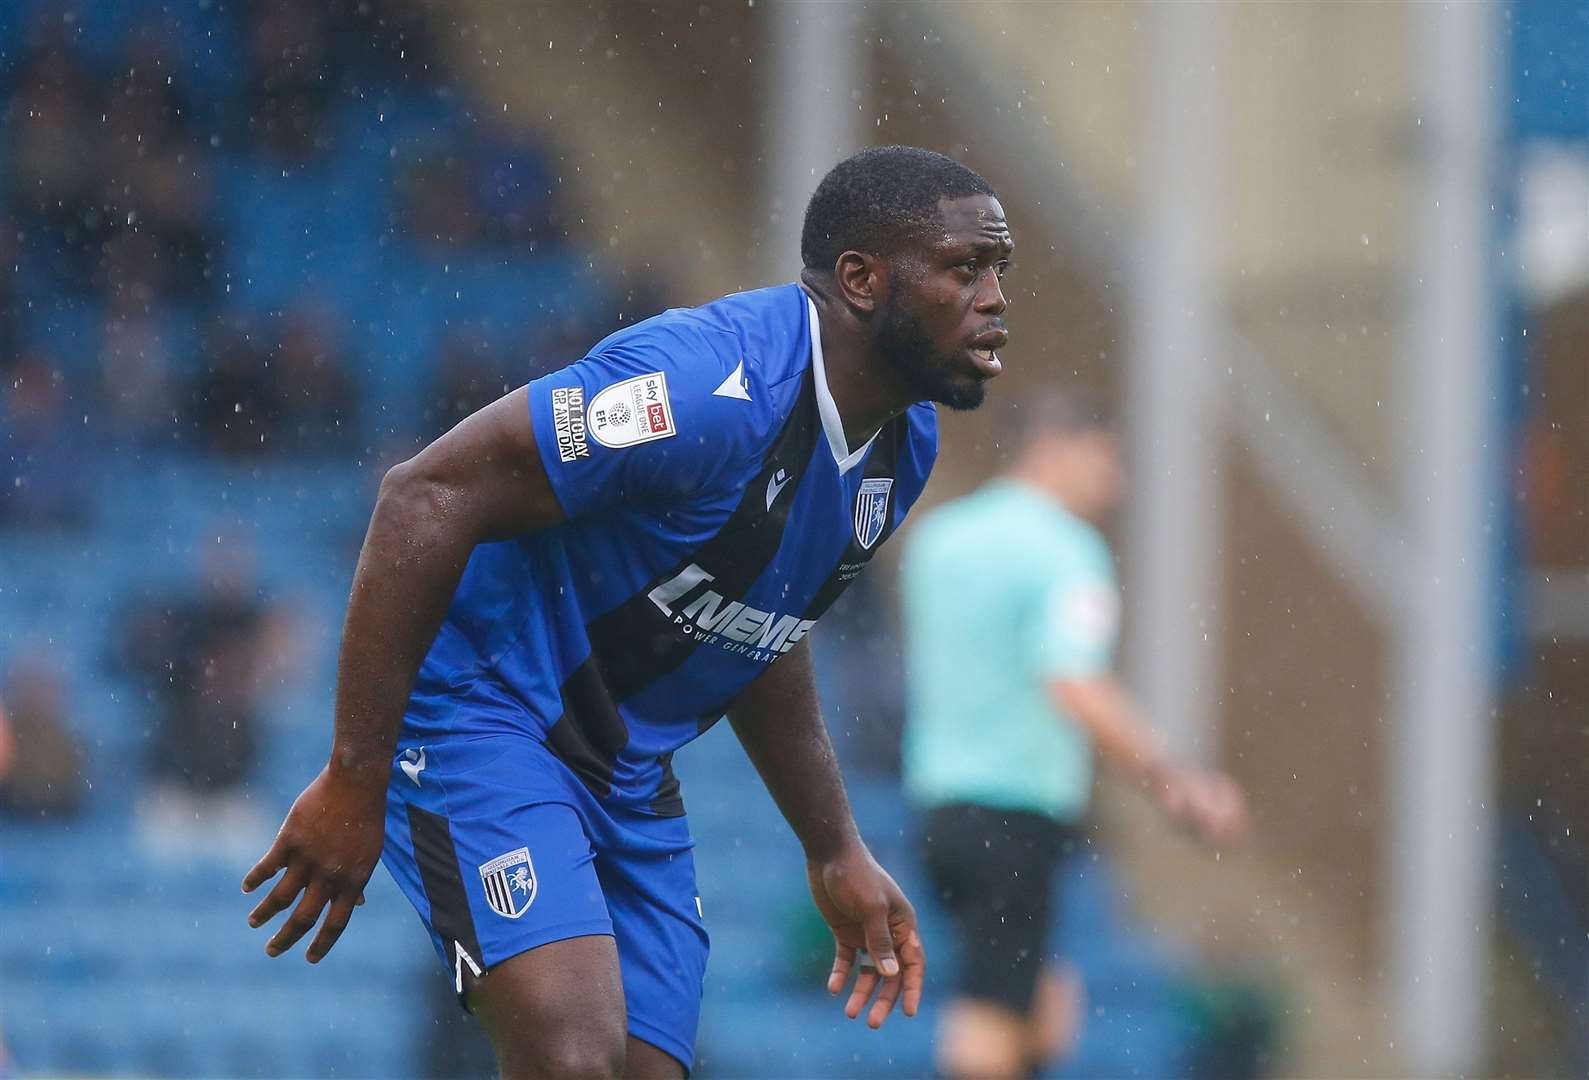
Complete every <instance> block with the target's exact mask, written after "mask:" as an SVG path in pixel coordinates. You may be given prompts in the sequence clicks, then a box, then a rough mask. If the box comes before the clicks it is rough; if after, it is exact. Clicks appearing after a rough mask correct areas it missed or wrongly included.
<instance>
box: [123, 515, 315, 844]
mask: <svg viewBox="0 0 1589 1080" xmlns="http://www.w3.org/2000/svg"><path fill="white" fill-rule="evenodd" d="M293 636H294V631H293V628H292V620H291V619H290V618H289V617H288V616H287V615H286V613H284V612H282V611H280V610H278V609H276V608H275V607H273V606H272V605H270V604H267V603H266V602H265V601H263V600H262V599H261V598H260V596H259V592H258V588H257V586H256V584H255V574H254V557H253V552H252V551H251V550H250V549H249V548H248V546H247V545H245V544H242V543H240V542H237V541H235V540H232V541H225V542H222V543H217V544H213V545H206V555H205V557H204V566H203V573H202V580H201V583H200V587H199V589H198V591H197V593H196V594H189V593H187V592H185V591H183V592H177V593H168V594H163V595H155V596H151V597H146V598H145V599H143V600H142V601H141V602H140V603H138V604H136V605H134V607H133V608H132V609H131V610H130V611H129V612H127V613H126V615H125V616H124V618H123V621H122V623H121V627H120V631H119V641H118V644H117V659H118V661H119V664H120V666H121V667H122V669H123V670H124V671H125V672H126V673H127V674H129V675H130V676H132V677H133V678H135V679H137V680H139V681H140V682H141V683H142V684H143V686H144V689H145V694H146V697H147V699H148V700H149V702H150V703H151V704H152V706H153V716H152V719H153V738H152V739H151V742H150V745H149V763H148V771H149V780H150V789H149V792H148V795H147V797H146V798H145V799H144V800H143V803H142V805H141V807H140V811H141V815H142V818H143V825H144V828H145V836H146V839H147V841H148V842H149V845H150V847H151V848H152V849H153V850H155V851H156V852H157V853H158V852H161V851H173V852H177V853H186V851H187V850H188V849H190V848H195V847H202V848H204V849H205V850H208V851H211V852H217V853H223V854H229V853H238V854H240V855H241V854H246V852H247V851H248V849H249V848H250V846H251V845H252V844H253V843H254V842H255V840H256V838H257V834H258V833H259V831H260V830H261V829H267V828H268V822H266V821H265V820H264V819H263V818H261V817H260V816H259V815H258V814H256V813H255V811H254V809H253V807H252V805H251V804H250V803H249V801H248V798H247V794H246V788H245V785H246V783H247V782H248V781H249V779H250V778H251V777H252V776H253V774H254V772H255V769H256V767H257V765H258V763H259V742H260V725H261V719H262V717H261V714H262V709H263V702H264V691H265V685H266V676H267V675H268V674H269V673H270V672H271V671H272V670H273V669H276V670H279V669H280V668H282V667H284V666H290V665H291V664H292V662H293V661H292V657H293V655H294V652H295V650H294V648H293Z"/></svg>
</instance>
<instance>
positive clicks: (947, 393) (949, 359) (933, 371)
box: [877, 288, 987, 411]
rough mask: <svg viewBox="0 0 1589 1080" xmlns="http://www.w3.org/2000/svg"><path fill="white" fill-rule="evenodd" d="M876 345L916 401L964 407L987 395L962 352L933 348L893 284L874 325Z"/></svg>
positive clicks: (959, 408) (972, 406)
mask: <svg viewBox="0 0 1589 1080" xmlns="http://www.w3.org/2000/svg"><path fill="white" fill-rule="evenodd" d="M877 348H878V351H879V352H880V353H881V354H882V356H883V359H884V361H885V362H887V364H888V365H889V367H891V368H893V369H894V370H895V371H896V372H897V373H898V374H899V376H900V377H901V378H902V379H904V381H905V384H906V385H907V386H909V387H910V388H911V390H912V391H913V392H914V393H915V395H916V399H917V400H918V401H936V402H937V403H938V404H940V405H947V406H949V408H951V409H958V410H962V411H964V410H969V409H975V408H976V407H977V406H978V405H981V404H982V399H983V398H984V397H986V396H987V389H986V388H985V387H984V386H983V385H982V380H981V379H979V378H977V377H976V376H975V375H973V374H971V373H970V371H968V370H967V368H968V366H969V365H968V363H967V361H966V358H965V355H964V353H963V352H953V353H943V352H938V351H936V350H935V348H934V346H933V341H932V338H931V337H930V336H929V335H928V334H927V331H926V329H925V328H924V327H923V326H922V324H921V318H920V317H919V316H918V315H916V314H915V313H914V312H911V311H909V310H907V309H906V306H905V305H904V304H901V303H899V301H898V298H897V297H896V296H895V294H894V289H893V288H890V289H889V297H888V310H887V311H886V312H885V313H884V314H883V320H882V323H881V324H880V325H879V326H878V328H877Z"/></svg>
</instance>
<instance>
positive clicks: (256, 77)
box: [243, 0, 336, 165]
mask: <svg viewBox="0 0 1589 1080" xmlns="http://www.w3.org/2000/svg"><path fill="white" fill-rule="evenodd" d="M247 12H248V14H247V18H248V28H247V37H248V76H247V80H246V85H245V89H244V91H243V109H244V115H245V117H246V124H247V129H248V134H249V142H250V143H251V144H252V145H253V147H254V148H255V149H256V150H258V151H259V152H260V153H262V154H264V155H265V156H266V157H268V158H271V159H272V160H274V161H276V162H278V163H280V164H283V165H296V164H303V163H306V162H308V161H311V160H313V159H315V158H318V157H319V156H321V154H322V153H324V151H325V150H326V149H327V148H328V147H329V146H330V121H331V105H332V94H333V91H334V89H335V82H336V80H335V78H334V71H333V68H332V64H331V60H332V57H331V41H330V39H329V35H328V33H327V30H328V26H327V24H328V21H329V19H330V16H329V15H328V14H327V13H326V11H325V8H324V6H322V5H320V4H317V3H313V2H312V0H257V2H255V3H253V4H251V5H248V7H247Z"/></svg>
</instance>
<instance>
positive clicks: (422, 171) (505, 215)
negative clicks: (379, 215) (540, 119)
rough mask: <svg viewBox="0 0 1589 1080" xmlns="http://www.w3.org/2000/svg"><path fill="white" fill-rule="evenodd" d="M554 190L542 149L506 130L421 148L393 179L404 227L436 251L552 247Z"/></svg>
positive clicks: (555, 238)
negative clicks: (395, 183)
mask: <svg viewBox="0 0 1589 1080" xmlns="http://www.w3.org/2000/svg"><path fill="white" fill-rule="evenodd" d="M555 188H556V183H555V180H554V179H553V176H552V172H551V170H550V169H549V168H548V167H547V164H546V161H545V158H544V156H543V155H542V153H541V150H540V148H539V147H538V146H536V145H534V144H532V143H530V142H528V141H526V140H524V139H523V138H522V137H520V136H509V135H505V134H504V135H493V136H488V137H486V138H484V139H481V140H479V141H476V142H474V143H468V142H458V141H455V140H449V141H441V140H438V141H435V142H432V143H430V144H428V145H423V146H421V147H419V149H418V151H417V152H416V154H415V155H414V156H413V157H412V158H410V159H409V160H408V161H407V162H405V163H404V165H403V167H402V169H401V171H400V172H399V174H398V178H397V192H398V204H399V206H400V207H401V213H402V217H403V221H404V228H405V229H406V231H407V232H408V235H409V236H410V237H411V238H412V239H413V241H414V242H415V243H416V244H418V245H419V246H420V247H421V248H422V249H424V250H426V251H429V252H431V253H433V254H437V255H442V254H446V253H447V252H449V251H456V250H459V249H466V248H474V249H478V250H484V251H501V252H504V253H512V254H514V255H523V254H527V253H530V252H535V251H545V250H548V249H551V248H553V247H555V246H556V245H557V244H558V242H559V241H560V239H561V236H562V229H561V226H560V224H559V221H558V215H557V209H556V200H555V197H554V191H555Z"/></svg>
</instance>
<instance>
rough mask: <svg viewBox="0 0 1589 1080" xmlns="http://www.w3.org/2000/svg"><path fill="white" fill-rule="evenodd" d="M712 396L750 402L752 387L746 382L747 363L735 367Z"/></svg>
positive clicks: (742, 362) (740, 363) (743, 362)
mask: <svg viewBox="0 0 1589 1080" xmlns="http://www.w3.org/2000/svg"><path fill="white" fill-rule="evenodd" d="M712 396H713V397H727V398H738V399H739V400H740V401H749V400H750V385H749V383H748V382H746V380H745V361H743V360H741V361H740V362H739V364H738V365H737V366H735V368H734V370H733V372H732V373H731V374H730V375H729V376H728V378H726V379H724V380H723V385H721V386H719V387H718V388H717V389H716V390H713V391H712Z"/></svg>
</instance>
